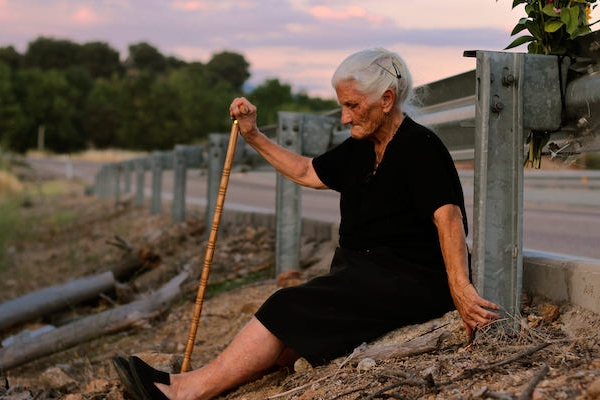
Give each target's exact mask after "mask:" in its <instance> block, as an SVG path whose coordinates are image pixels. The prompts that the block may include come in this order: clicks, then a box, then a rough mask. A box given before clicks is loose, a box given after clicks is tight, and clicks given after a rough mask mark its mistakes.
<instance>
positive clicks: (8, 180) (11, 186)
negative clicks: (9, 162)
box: [0, 171, 23, 196]
mask: <svg viewBox="0 0 600 400" xmlns="http://www.w3.org/2000/svg"><path fill="white" fill-rule="evenodd" d="M22 190H23V185H22V184H21V182H19V180H18V179H17V177H16V176H14V175H13V174H11V173H10V172H7V171H0V196H4V195H12V194H16V193H21V191H22Z"/></svg>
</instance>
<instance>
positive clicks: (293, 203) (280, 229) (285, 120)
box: [275, 111, 302, 274]
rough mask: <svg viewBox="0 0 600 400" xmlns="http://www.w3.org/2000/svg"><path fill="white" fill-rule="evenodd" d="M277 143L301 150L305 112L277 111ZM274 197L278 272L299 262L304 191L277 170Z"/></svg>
mask: <svg viewBox="0 0 600 400" xmlns="http://www.w3.org/2000/svg"><path fill="white" fill-rule="evenodd" d="M278 121H279V122H278V127H277V143H278V144H279V145H280V146H282V147H284V148H286V149H288V150H290V151H293V152H294V153H300V152H301V151H302V141H301V135H300V131H301V129H302V114H301V113H295V112H283V111H280V112H279V113H278ZM276 185H277V189H276V192H277V193H276V197H275V210H276V211H275V213H276V214H275V217H276V228H275V230H276V232H275V270H276V274H281V273H282V272H285V271H289V270H293V269H298V268H299V266H300V234H301V231H302V221H301V206H302V202H301V191H300V186H299V185H297V184H296V183H294V182H292V181H290V180H288V179H287V178H285V177H283V175H281V174H279V173H278V174H277V182H276Z"/></svg>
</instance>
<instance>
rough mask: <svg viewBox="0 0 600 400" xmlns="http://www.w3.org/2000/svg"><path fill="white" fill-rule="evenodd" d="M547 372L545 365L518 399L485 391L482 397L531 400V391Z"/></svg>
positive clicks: (548, 369) (504, 399) (497, 399)
mask: <svg viewBox="0 0 600 400" xmlns="http://www.w3.org/2000/svg"><path fill="white" fill-rule="evenodd" d="M549 371H550V368H549V367H548V366H547V365H544V366H543V367H542V369H541V370H539V371H538V372H537V373H536V374H535V375H534V376H533V378H531V380H530V381H529V383H528V384H527V387H526V388H525V390H524V391H523V393H521V395H520V396H519V397H517V396H514V395H512V394H508V393H499V392H488V391H485V392H484V393H483V395H485V397H490V398H492V399H496V400H529V399H531V396H532V395H533V391H534V390H535V388H536V386H537V385H538V384H539V383H540V382H541V381H542V379H544V378H545V377H546V375H548V372H549Z"/></svg>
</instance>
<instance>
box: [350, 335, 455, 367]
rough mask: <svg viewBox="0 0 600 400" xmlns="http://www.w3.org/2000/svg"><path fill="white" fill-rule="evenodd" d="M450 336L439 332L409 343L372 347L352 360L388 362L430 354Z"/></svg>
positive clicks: (417, 338)
mask: <svg viewBox="0 0 600 400" xmlns="http://www.w3.org/2000/svg"><path fill="white" fill-rule="evenodd" d="M448 335H450V333H449V332H448V331H445V330H437V331H433V332H431V333H427V334H425V335H422V336H418V337H416V338H414V339H411V340H409V341H407V342H402V343H395V344H389V345H385V346H378V347H370V348H367V349H366V350H364V351H362V352H359V353H358V354H356V355H355V356H353V357H352V358H353V359H354V360H356V359H357V358H361V359H365V358H372V359H373V360H386V359H390V358H400V357H412V356H417V355H419V354H423V353H428V352H430V351H434V350H437V349H438V348H439V346H440V342H441V341H442V339H443V338H445V337H447V336H448Z"/></svg>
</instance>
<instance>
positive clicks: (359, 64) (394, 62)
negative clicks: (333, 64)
mask: <svg viewBox="0 0 600 400" xmlns="http://www.w3.org/2000/svg"><path fill="white" fill-rule="evenodd" d="M348 80H352V81H355V82H356V83H357V89H358V90H359V91H360V92H361V93H363V94H365V95H366V96H367V97H368V98H369V99H370V100H371V101H375V100H376V99H378V98H379V97H381V96H382V95H383V93H384V92H385V91H386V90H388V89H391V90H393V91H394V93H395V94H396V102H395V104H394V106H395V107H396V108H400V106H401V105H402V104H403V103H404V102H405V101H406V100H407V99H408V97H409V95H410V94H411V91H412V78H411V76H410V72H409V71H408V68H407V67H406V63H405V62H404V60H402V58H401V57H400V56H399V55H398V54H396V53H394V52H391V51H389V50H386V49H383V48H375V49H370V50H362V51H359V52H358V53H354V54H352V55H350V56H348V57H347V58H346V59H345V60H344V61H342V63H341V64H340V65H339V67H337V69H336V71H335V73H334V74H333V76H332V78H331V85H332V86H333V88H334V89H335V88H336V87H337V85H338V84H339V83H340V82H343V81H348Z"/></svg>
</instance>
